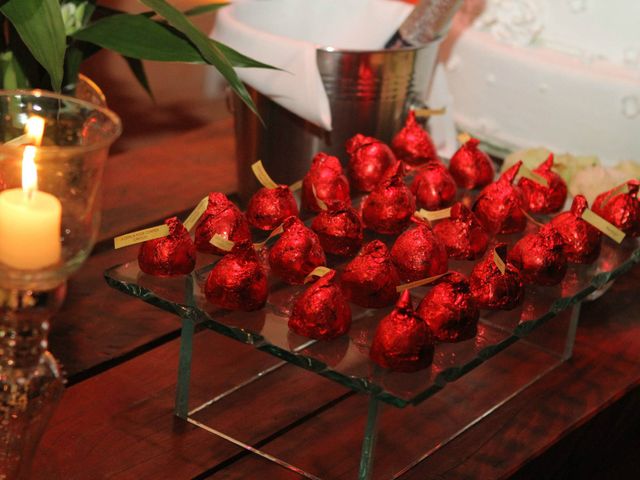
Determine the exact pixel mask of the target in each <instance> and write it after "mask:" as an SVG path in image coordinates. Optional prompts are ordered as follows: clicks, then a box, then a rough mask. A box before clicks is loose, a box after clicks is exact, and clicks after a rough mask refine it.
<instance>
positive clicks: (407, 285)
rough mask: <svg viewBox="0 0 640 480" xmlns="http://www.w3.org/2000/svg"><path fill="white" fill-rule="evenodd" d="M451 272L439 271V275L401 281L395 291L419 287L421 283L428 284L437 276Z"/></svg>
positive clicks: (436, 278) (437, 277) (440, 276)
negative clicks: (406, 281)
mask: <svg viewBox="0 0 640 480" xmlns="http://www.w3.org/2000/svg"><path fill="white" fill-rule="evenodd" d="M450 273H451V272H445V273H441V274H440V275H434V276H433V277H427V278H423V279H421V280H416V281H415V282H409V283H403V284H402V285H398V286H397V287H396V292H404V291H405V290H409V289H411V288H415V287H421V286H422V285H428V284H429V283H433V282H435V281H436V280H438V279H439V278H442V277H444V276H445V275H449V274H450Z"/></svg>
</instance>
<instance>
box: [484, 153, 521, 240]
mask: <svg viewBox="0 0 640 480" xmlns="http://www.w3.org/2000/svg"><path fill="white" fill-rule="evenodd" d="M520 165H522V161H519V162H518V163H516V164H515V165H514V166H512V167H511V168H509V169H508V170H507V171H506V172H504V173H503V174H502V175H501V176H500V178H499V179H498V180H497V181H495V182H493V183H492V184H490V185H487V186H486V187H485V188H484V189H483V190H482V191H481V192H480V195H479V196H478V198H477V199H476V201H475V203H474V205H473V212H474V213H475V214H476V217H478V220H480V223H482V225H483V226H484V228H485V229H486V230H487V232H489V233H492V234H496V233H517V232H522V231H523V230H524V229H525V227H526V226H527V217H526V216H525V214H524V212H523V210H522V209H523V206H524V199H523V197H522V191H521V190H520V187H518V186H517V185H513V180H514V178H515V177H516V175H517V174H518V170H520Z"/></svg>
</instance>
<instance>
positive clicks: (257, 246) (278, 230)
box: [253, 225, 284, 250]
mask: <svg viewBox="0 0 640 480" xmlns="http://www.w3.org/2000/svg"><path fill="white" fill-rule="evenodd" d="M282 232H284V228H283V227H282V225H280V226H279V227H276V228H274V229H273V231H272V232H271V233H270V234H269V236H268V237H267V238H265V239H264V240H263V241H262V242H258V243H254V244H253V248H255V249H256V250H260V249H261V248H262V247H264V246H265V245H266V244H267V242H268V241H269V240H271V239H272V238H273V237H275V236H276V235H280V234H281V233H282Z"/></svg>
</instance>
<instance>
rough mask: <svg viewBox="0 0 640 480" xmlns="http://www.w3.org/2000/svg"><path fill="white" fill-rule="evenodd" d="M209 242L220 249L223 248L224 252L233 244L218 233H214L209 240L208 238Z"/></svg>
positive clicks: (230, 248) (231, 247)
mask: <svg viewBox="0 0 640 480" xmlns="http://www.w3.org/2000/svg"><path fill="white" fill-rule="evenodd" d="M209 243H210V244H211V245H213V246H214V247H216V248H219V249H220V250H224V251H225V252H230V251H231V250H233V247H234V246H235V242H233V241H232V240H229V239H228V238H224V237H223V236H222V235H220V234H219V233H216V234H215V235H214V236H213V237H212V238H211V240H209Z"/></svg>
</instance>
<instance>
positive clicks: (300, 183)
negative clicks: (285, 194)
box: [289, 180, 302, 192]
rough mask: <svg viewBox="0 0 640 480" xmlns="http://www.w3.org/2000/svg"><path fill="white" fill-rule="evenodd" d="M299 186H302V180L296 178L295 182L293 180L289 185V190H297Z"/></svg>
mask: <svg viewBox="0 0 640 480" xmlns="http://www.w3.org/2000/svg"><path fill="white" fill-rule="evenodd" d="M301 188H302V180H298V181H297V182H293V183H292V184H291V185H289V190H291V191H292V192H297V191H298V190H300V189H301Z"/></svg>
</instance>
